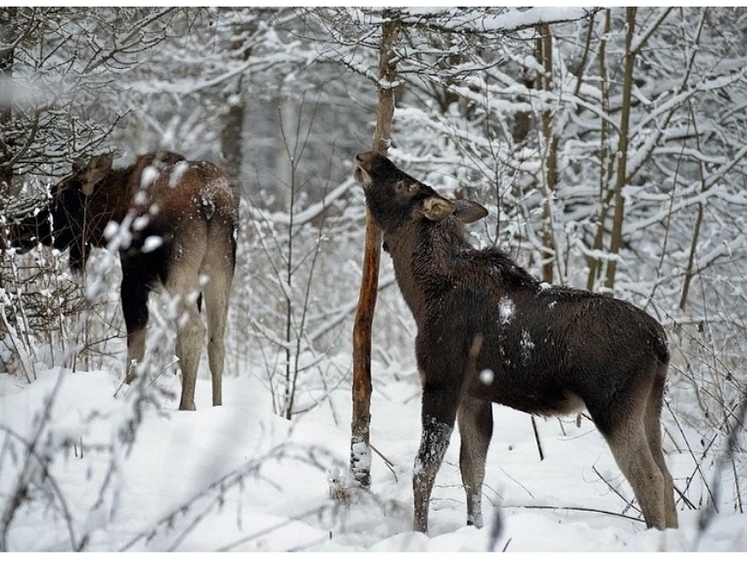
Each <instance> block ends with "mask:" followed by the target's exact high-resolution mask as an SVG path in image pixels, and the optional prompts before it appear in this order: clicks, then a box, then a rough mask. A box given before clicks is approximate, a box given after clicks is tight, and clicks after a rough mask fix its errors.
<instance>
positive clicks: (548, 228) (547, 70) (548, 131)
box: [537, 24, 558, 283]
mask: <svg viewBox="0 0 747 562" xmlns="http://www.w3.org/2000/svg"><path fill="white" fill-rule="evenodd" d="M538 29H539V32H540V38H539V39H538V40H537V59H538V60H539V62H540V64H542V68H543V69H544V73H543V75H542V80H541V84H542V90H543V91H544V92H546V93H548V94H549V93H550V92H551V91H552V35H550V26H549V25H547V24H542V25H540V26H539V28H538ZM545 105H547V101H545ZM542 136H543V137H544V138H545V154H544V165H545V177H544V182H543V183H544V189H543V199H544V205H543V208H542V278H543V280H545V281H547V282H548V283H552V282H553V276H554V266H555V259H556V254H557V247H556V244H555V233H554V231H553V224H552V198H553V194H554V192H555V187H556V185H557V156H558V142H557V138H556V136H555V133H554V131H553V115H552V111H551V110H550V108H548V107H545V109H543V111H542Z"/></svg>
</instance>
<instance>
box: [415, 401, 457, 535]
mask: <svg viewBox="0 0 747 562" xmlns="http://www.w3.org/2000/svg"><path fill="white" fill-rule="evenodd" d="M457 402H458V392H456V393H455V392H447V393H443V392H441V393H439V392H433V391H432V392H428V391H424V392H423V403H422V414H421V417H422V424H423V430H422V435H421V439H420V448H419V449H418V456H417V457H416V458H415V466H414V469H413V478H412V489H413V498H414V503H415V516H414V520H413V529H414V530H415V531H420V532H422V533H427V532H428V506H429V504H430V500H431V492H432V491H433V483H434V481H435V480H436V474H437V473H438V469H439V468H440V467H441V462H442V461H443V459H444V455H445V454H446V449H447V448H448V447H449V439H450V438H451V432H452V431H453V429H454V420H455V418H456V408H457Z"/></svg>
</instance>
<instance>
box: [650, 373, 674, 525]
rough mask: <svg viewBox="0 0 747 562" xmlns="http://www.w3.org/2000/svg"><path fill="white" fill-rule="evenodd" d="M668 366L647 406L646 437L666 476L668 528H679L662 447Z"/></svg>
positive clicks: (659, 377) (665, 512) (670, 480)
mask: <svg viewBox="0 0 747 562" xmlns="http://www.w3.org/2000/svg"><path fill="white" fill-rule="evenodd" d="M666 372H667V366H666V365H660V366H659V367H658V373H657V379H656V382H655V383H654V386H653V388H652V390H651V395H650V396H649V399H648V404H647V405H646V417H645V420H644V423H645V426H646V437H647V439H648V445H649V448H650V450H651V455H652V456H653V457H654V462H655V463H656V466H658V467H659V470H660V471H661V474H662V476H664V519H665V524H666V527H667V528H670V529H676V528H677V527H678V517H677V507H676V505H675V502H674V480H673V479H672V475H671V473H670V472H669V469H668V468H667V463H666V461H665V460H664V452H663V450H662V446H661V406H662V400H663V395H664V380H665V378H666Z"/></svg>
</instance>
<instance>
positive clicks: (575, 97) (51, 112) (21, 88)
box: [0, 7, 747, 537]
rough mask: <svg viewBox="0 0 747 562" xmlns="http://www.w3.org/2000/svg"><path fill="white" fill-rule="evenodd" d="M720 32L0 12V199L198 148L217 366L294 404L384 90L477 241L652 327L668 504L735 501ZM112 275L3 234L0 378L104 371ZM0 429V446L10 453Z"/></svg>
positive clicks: (111, 326)
mask: <svg viewBox="0 0 747 562" xmlns="http://www.w3.org/2000/svg"><path fill="white" fill-rule="evenodd" d="M384 22H389V23H391V24H393V25H394V27H395V29H396V39H395V40H394V41H393V42H392V43H391V47H390V49H391V50H390V53H389V57H390V61H391V62H392V65H393V68H395V69H396V74H395V78H394V80H391V81H384V80H382V79H380V75H379V70H378V64H379V57H380V52H379V50H380V45H381V34H382V25H383V24H384ZM745 45H747V10H745V9H744V8H739V7H713V8H705V7H639V8H590V7H587V8H531V9H519V8H497V7H496V8H459V9H457V8H431V9H425V8H396V9H395V8H390V9H378V8H370V9H367V8H338V7H334V8H333V7H328V8H322V7H306V8H292V7H283V8H255V7H247V8H238V7H234V8H180V7H166V8H94V7H90V8H51V7H50V8H27V7H3V8H0V186H1V187H0V201H2V202H3V205H4V206H6V207H7V208H10V207H11V206H12V205H13V202H14V201H17V200H18V198H19V197H24V196H26V195H29V194H36V195H40V194H44V193H45V191H46V189H47V187H48V186H49V185H50V184H52V185H53V184H54V183H56V182H57V181H59V179H61V178H62V177H63V176H65V175H66V174H68V173H69V171H70V167H71V165H72V163H73V162H75V161H78V160H80V159H81V158H83V159H85V158H87V157H90V156H91V155H94V154H98V153H101V152H112V153H113V154H114V155H115V156H116V157H117V159H118V160H117V164H118V165H126V164H129V163H132V162H133V161H134V158H135V156H136V155H138V154H142V153H144V152H148V151H152V150H156V149H159V148H163V149H169V150H174V151H176V152H180V153H182V154H185V155H186V156H187V157H189V158H190V159H205V160H210V161H213V162H215V163H218V164H220V165H221V166H223V167H224V168H225V169H226V170H228V171H229V172H230V173H231V174H232V175H234V176H235V177H236V178H238V179H239V180H240V182H241V184H242V187H243V194H242V195H243V201H242V208H241V232H240V239H239V250H238V264H237V271H236V277H235V280H234V286H233V293H232V301H231V302H232V304H231V311H230V324H229V328H228V342H227V360H226V364H227V365H226V376H227V377H235V378H241V377H249V378H251V379H252V380H254V381H256V382H258V383H260V384H259V386H260V387H261V389H262V391H263V392H264V393H266V396H268V397H269V398H270V399H269V400H268V401H267V404H268V408H269V409H270V410H271V413H272V414H274V415H276V416H280V417H282V418H285V419H287V420H294V419H300V418H303V417H304V416H305V415H307V414H308V413H309V412H313V411H314V410H315V409H319V408H320V407H321V408H326V407H330V404H331V400H330V398H329V397H330V396H331V395H332V394H333V393H334V392H336V391H339V390H344V391H345V392H348V393H349V388H350V384H351V370H352V366H351V359H350V357H351V347H352V344H351V337H350V336H351V326H352V320H353V316H354V314H355V308H356V304H357V298H358V290H359V283H360V275H361V256H362V247H363V238H364V235H363V229H364V218H365V206H364V201H363V194H362V190H361V189H360V188H359V187H357V186H356V185H355V183H354V182H353V180H352V169H353V167H352V158H353V156H354V155H355V154H356V153H357V152H361V151H363V150H368V149H370V147H371V137H372V133H373V129H374V124H375V120H376V107H377V93H378V92H379V91H381V90H382V89H383V90H387V91H392V92H393V93H394V99H395V112H394V120H393V129H392V134H391V146H390V148H389V155H390V157H391V158H392V159H393V160H394V161H395V163H397V165H398V166H399V167H401V168H403V169H404V170H406V171H407V172H408V173H410V174H411V175H413V176H414V177H416V178H418V179H420V180H422V181H424V182H426V183H428V184H430V185H432V186H433V187H435V188H436V189H437V190H438V191H439V192H440V193H441V194H443V195H445V196H448V197H464V198H469V199H473V200H476V201H479V202H480V203H481V204H483V205H484V206H486V207H487V208H488V209H489V211H490V215H489V217H488V218H487V219H485V220H483V221H481V222H480V223H478V224H476V225H474V226H473V227H472V228H471V229H470V234H471V236H472V237H473V240H474V243H475V245H480V246H483V245H488V244H497V245H500V246H501V247H502V248H504V249H506V250H507V251H508V252H509V253H510V254H511V255H512V256H514V257H515V258H516V259H517V260H518V261H519V263H521V264H523V265H524V266H525V267H527V268H528V269H529V270H530V271H531V272H532V273H533V274H535V275H536V276H537V277H539V278H541V279H543V280H545V281H549V282H553V283H559V284H566V285H570V286H573V287H579V288H586V289H589V290H594V291H600V292H605V293H609V294H612V295H614V296H616V297H619V298H623V299H626V300H629V301H631V302H633V303H635V304H637V305H639V306H640V307H642V308H643V309H645V310H646V311H647V312H649V313H650V314H651V315H653V316H654V317H655V318H657V319H658V320H659V321H660V322H661V323H662V324H663V325H664V326H665V327H666V329H667V331H668V333H669V335H670V340H671V347H672V353H673V360H672V366H671V368H670V375H669V382H668V388H667V398H666V407H665V412H664V415H663V418H664V426H665V435H666V437H665V448H666V449H668V450H669V451H674V452H677V453H678V454H683V455H687V456H688V457H690V458H691V461H692V462H691V469H692V473H691V474H690V475H689V476H688V477H687V478H685V479H683V480H681V481H680V482H679V490H680V493H681V495H680V497H679V501H680V502H681V503H680V505H681V506H682V509H693V510H695V509H703V508H704V507H705V506H707V505H716V506H717V507H718V509H724V508H725V506H726V509H728V510H732V511H734V512H738V513H742V512H743V509H744V507H743V502H744V500H745V491H744V490H745V486H747V466H746V464H747V455H746V454H745V450H744V445H743V444H740V443H739V441H738V439H735V436H736V437H738V436H739V433H738V432H735V431H734V428H739V427H742V425H741V424H742V423H743V422H742V417H743V410H744V399H745V398H744V397H745V384H746V383H747V376H746V375H745V357H746V353H745V351H747V336H745V334H746V333H747V332H746V331H745V324H746V323H747V306H745V304H746V303H745V298H746V294H747V290H745V288H746V285H745V274H746V273H747V259H746V258H747V255H746V254H747V244H746V243H745V242H746V238H747V228H746V227H747V225H746V224H745V222H746V220H747V219H745V217H746V216H747V213H745V210H746V208H747V179H746V178H747V174H746V172H747V161H746V160H745V156H746V155H747V143H746V142H745V130H747V50H746V48H745ZM3 216H5V215H3ZM118 275H119V271H118V269H117V267H116V264H115V261H113V260H112V256H111V255H110V254H107V253H106V252H104V251H102V252H97V253H96V254H95V255H94V257H93V259H92V261H91V263H90V264H89V267H88V268H87V270H86V272H85V274H84V277H83V279H81V278H78V277H74V276H73V275H72V274H71V273H70V272H69V271H68V269H67V256H66V255H65V254H64V253H63V254H60V253H59V252H56V251H53V250H50V249H48V248H40V249H38V250H36V251H33V252H30V253H27V254H23V255H20V254H18V253H16V252H15V251H14V250H13V249H11V248H6V247H3V248H1V249H0V373H5V375H4V376H7V377H11V378H12V380H14V381H15V382H14V385H16V386H23V385H30V384H32V383H33V382H34V381H35V380H36V379H37V376H38V374H39V373H40V372H44V371H45V370H46V369H50V368H52V367H65V368H66V369H72V370H78V371H86V372H88V371H105V372H110V373H121V372H122V371H123V358H124V337H123V336H124V326H123V322H122V316H121V310H120V308H119V302H118V294H117V287H118V278H117V276H118ZM379 286H380V294H379V299H378V305H377V313H376V318H375V321H374V329H373V354H374V355H373V359H374V361H375V362H376V364H377V365H379V366H381V372H382V373H386V374H387V376H388V377H389V376H393V377H394V378H395V379H396V381H397V382H401V381H406V382H407V383H408V384H412V388H413V389H416V388H417V374H416V369H415V365H414V354H413V351H412V341H413V338H414V333H415V328H414V323H413V322H412V319H411V316H410V313H409V311H408V310H407V309H406V307H405V305H404V303H403V301H402V299H401V297H400V295H399V293H398V291H397V289H396V286H395V283H394V278H393V273H392V271H391V265H390V263H389V261H388V258H387V256H386V254H384V255H383V259H382V262H381V274H380V281H379ZM153 308H154V313H153V315H154V317H155V322H156V325H157V329H156V330H154V331H153V334H152V337H151V340H150V341H151V342H152V344H151V353H150V355H149V357H150V361H151V362H152V372H153V374H154V377H158V376H162V375H163V374H164V373H172V374H173V373H174V372H175V369H176V368H175V366H174V361H173V356H172V354H171V353H170V352H168V351H165V350H169V349H171V348H170V346H168V345H164V344H163V341H164V340H168V338H170V337H171V335H170V334H171V330H170V323H172V324H173V322H174V318H170V317H169V316H168V311H167V310H166V311H164V309H163V308H158V307H157V306H155V305H154V307H153ZM743 350H745V351H743ZM381 384H382V385H386V383H385V382H383V381H382V382H381ZM375 385H376V381H375ZM375 392H376V386H375V387H374V393H375ZM333 409H334V408H333ZM335 418H337V415H335ZM335 421H336V422H339V426H340V427H344V426H345V424H346V423H347V420H345V419H339V420H338V419H336V420H335ZM374 423H375V421H374ZM2 433H3V428H2V427H0V439H2V440H4V442H5V445H4V446H3V447H4V448H3V449H2V450H3V451H7V450H9V449H7V448H8V447H18V451H20V452H19V453H18V458H23V456H24V454H26V453H23V452H22V451H26V452H27V453H28V451H30V450H31V449H29V448H28V446H27V445H28V442H24V441H23V440H22V439H19V440H18V443H16V444H15V445H9V444H8V443H9V442H10V441H12V440H13V438H11V434H10V433H9V432H8V431H7V428H6V431H5V436H2ZM730 437H731V440H730ZM24 447H26V448H24ZM64 448H65V447H64V446H63V445H62V444H59V450H57V449H55V454H62V450H63V449H64ZM725 451H726V453H724V452H725ZM414 452H415V451H414V450H413V451H412V454H413V455H414ZM11 456H12V455H11ZM7 458H8V457H3V456H2V453H0V459H6V460H4V461H3V460H0V463H2V462H6V463H10V461H8V460H7ZM50 462H52V461H50ZM1 466H3V465H2V464H0V467H1ZM6 466H10V465H6ZM14 466H22V465H21V464H14ZM714 475H715V476H714ZM716 481H718V482H719V485H718V486H717V488H718V490H714V482H716ZM717 494H720V496H717ZM0 500H2V497H1V496H0ZM2 507H3V506H2V503H0V508H2ZM3 509H4V511H3V513H4V518H3V522H2V525H3V526H2V527H0V530H2V531H3V533H0V534H2V536H3V537H5V536H6V535H7V533H8V529H10V523H11V521H12V519H13V512H12V510H9V509H10V508H9V507H8V506H6V507H5V508H3ZM706 511H708V510H704V512H706Z"/></svg>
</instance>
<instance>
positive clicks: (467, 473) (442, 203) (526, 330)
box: [355, 152, 677, 532]
mask: <svg viewBox="0 0 747 562" xmlns="http://www.w3.org/2000/svg"><path fill="white" fill-rule="evenodd" d="M355 167H356V169H355V179H356V181H357V182H358V183H360V185H361V186H362V187H363V189H364V192H365V196H366V204H367V206H368V208H369V210H370V212H371V214H372V216H373V218H374V220H375V222H376V223H377V224H378V226H379V227H380V228H381V229H382V232H383V240H384V244H385V247H386V249H387V250H388V252H389V254H390V255H391V258H392V262H393V265H394V273H395V276H396V279H397V283H398V285H399V288H400V290H401V292H402V295H403V297H404V299H405V302H406V303H407V305H408V306H409V308H410V310H411V311H412V314H413V316H414V318H415V322H416V324H417V329H418V334H417V338H416V341H415V353H416V357H417V362H418V368H419V370H420V374H421V381H422V386H423V395H422V419H421V421H422V436H421V441H420V448H419V450H418V454H417V457H416V459H415V467H414V476H413V492H414V501H415V517H414V528H415V530H416V531H422V532H427V530H428V503H429V501H430V496H431V490H432V488H433V483H434V480H435V478H436V473H437V472H438V469H439V467H440V465H441V462H442V460H443V457H444V454H445V453H446V449H447V447H448V444H449V439H450V437H451V433H452V430H453V428H454V422H455V420H456V419H458V420H459V433H460V436H461V448H460V454H459V462H460V470H461V474H462V482H463V484H464V487H465V491H466V494H467V523H468V524H473V525H476V526H478V527H479V526H481V525H482V509H481V494H482V484H483V480H484V476H485V460H486V456H487V451H488V445H489V442H490V437H491V435H492V432H493V415H492V406H491V402H496V403H498V404H504V405H506V406H509V407H511V408H515V409H517V410H521V411H523V412H528V413H531V414H538V415H543V416H548V415H561V414H568V413H572V412H577V411H579V410H581V409H583V408H584V407H585V408H586V409H587V410H588V412H589V414H590V416H591V418H592V420H593V421H594V423H595V424H596V426H597V428H598V429H599V431H600V433H601V434H602V435H603V436H604V438H605V439H606V440H607V443H608V444H609V446H610V449H611V450H612V454H613V455H614V458H615V460H616V462H617V464H618V466H619V467H620V470H621V471H622V473H623V474H624V475H625V477H626V478H627V480H628V482H630V484H631V486H632V488H633V491H634V493H635V496H636V498H637V500H638V503H639V504H640V507H641V511H642V512H643V517H644V519H645V522H646V526H647V527H655V528H657V529H664V528H666V527H677V511H676V508H675V503H674V486H673V482H672V476H671V475H670V473H669V471H668V470H667V466H666V463H665V462H664V455H663V453H662V445H661V427H660V414H661V408H662V396H663V394H664V384H665V379H666V373H667V365H668V362H669V351H668V343H667V337H666V334H665V333H664V330H663V328H662V327H661V325H660V324H659V323H658V322H657V321H656V320H654V319H653V318H652V317H651V316H649V315H648V314H646V313H645V312H643V311H642V310H641V309H639V308H637V307H635V306H633V305H631V304H629V303H627V302H624V301H621V300H617V299H614V298H611V297H607V296H603V295H599V294H595V293H591V292H587V291H581V290H575V289H570V288H567V287H558V286H552V285H549V284H547V283H540V282H539V281H538V280H537V279H535V278H534V277H532V276H531V275H530V274H529V273H527V272H526V271H525V270H524V269H522V268H521V267H520V266H518V265H517V264H516V263H515V262H514V261H513V260H512V259H511V258H510V257H509V256H508V255H507V254H505V253H504V252H502V251H501V250H499V249H497V248H489V249H484V250H477V249H474V248H473V247H472V246H471V245H470V244H469V242H468V241H467V238H466V236H465V233H464V224H468V223H470V222H474V221H476V220H478V219H480V218H482V217H484V216H486V215H487V210H486V209H485V208H483V207H482V206H480V205H479V204H477V203H473V202H469V201H457V202H454V201H449V200H447V199H445V198H443V197H441V196H439V195H438V194H437V193H436V191H434V190H433V189H432V188H431V187H429V186H427V185H425V184H423V183H421V182H419V181H417V180H415V179H414V178H412V177H410V176H408V175H407V174H405V173H404V172H402V171H401V170H399V169H398V168H397V167H396V166H395V165H394V164H393V163H392V162H391V161H390V160H389V159H387V158H386V157H384V156H382V155H381V154H378V153H376V152H366V153H362V154H358V155H357V156H356V157H355ZM485 373H489V374H491V375H492V376H484V374H485ZM481 374H483V376H481Z"/></svg>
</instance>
